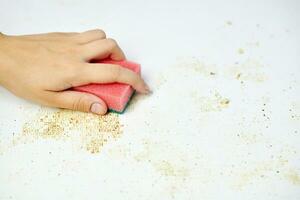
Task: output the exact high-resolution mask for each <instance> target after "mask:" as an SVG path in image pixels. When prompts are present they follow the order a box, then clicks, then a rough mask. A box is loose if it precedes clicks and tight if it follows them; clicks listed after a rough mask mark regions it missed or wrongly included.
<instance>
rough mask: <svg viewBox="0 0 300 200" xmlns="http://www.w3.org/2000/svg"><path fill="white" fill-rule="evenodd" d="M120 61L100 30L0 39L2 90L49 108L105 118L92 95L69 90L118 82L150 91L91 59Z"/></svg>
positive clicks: (128, 75)
mask: <svg viewBox="0 0 300 200" xmlns="http://www.w3.org/2000/svg"><path fill="white" fill-rule="evenodd" d="M104 58H110V59H112V60H117V61H119V60H124V59H125V55H124V53H123V52H122V50H121V48H120V47H119V46H118V44H117V43H116V41H115V40H113V39H107V38H106V35H105V33H104V32H103V31H102V30H90V31H86V32H83V33H46V34H37V35H24V36H7V35H3V34H2V35H1V34H0V85H2V86H4V87H5V88H7V89H8V90H10V91H11V92H12V93H14V94H15V95H17V96H20V97H22V98H25V99H29V100H31V101H34V102H37V103H39V104H42V105H47V106H51V107H58V108H66V109H71V110H79V111H84V112H93V113H96V114H105V113H106V112H107V106H106V104H105V102H104V101H103V100H101V99H100V98H99V97H97V96H94V95H92V94H87V93H82V92H76V91H71V90H67V89H69V88H72V87H76V86H80V85H85V84H89V83H110V82H120V83H126V84H130V85H131V86H132V87H133V88H134V89H136V90H137V91H138V92H140V93H144V94H147V93H148V92H149V87H148V86H147V85H146V83H145V82H144V80H143V79H142V78H141V77H140V76H139V75H138V74H136V73H134V72H132V71H130V70H128V69H125V68H122V67H121V66H118V65H113V64H101V63H90V62H89V61H91V60H93V59H104Z"/></svg>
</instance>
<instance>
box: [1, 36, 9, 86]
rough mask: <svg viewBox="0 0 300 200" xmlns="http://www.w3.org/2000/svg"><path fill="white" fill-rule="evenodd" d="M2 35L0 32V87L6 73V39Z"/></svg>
mask: <svg viewBox="0 0 300 200" xmlns="http://www.w3.org/2000/svg"><path fill="white" fill-rule="evenodd" d="M6 37H7V36H5V35H4V34H2V33H1V32H0V85H2V84H3V81H4V77H5V74H6V71H7V69H6V68H7V66H6V62H5V60H6V56H5V46H6V44H5V43H6V42H5V41H6V39H7V38H6Z"/></svg>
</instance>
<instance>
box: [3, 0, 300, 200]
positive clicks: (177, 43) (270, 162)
mask: <svg viewBox="0 0 300 200" xmlns="http://www.w3.org/2000/svg"><path fill="white" fill-rule="evenodd" d="M299 10H300V3H299V1H296V0H294V1H293V0H290V1H283V0H282V1H258V0H257V1H256V0H252V1H196V0H194V1H193V0H186V1H159V0H152V1H133V0H130V1H116V0H112V1H111V0H110V1H96V0H85V1H79V0H53V1H38V0H28V1H25V0H23V1H22V0H1V2H0V31H1V32H3V33H5V34H29V33H40V32H53V31H61V32H63V31H72V32H73V31H79V32H80V31H85V30H88V29H94V28H101V29H103V30H105V31H106V33H107V35H108V37H112V38H114V39H116V40H117V41H118V42H119V44H120V46H121V47H122V48H123V49H124V51H125V53H126V55H127V57H128V58H129V59H130V60H134V61H138V62H139V63H141V64H142V71H143V76H144V77H145V79H146V81H147V82H148V83H149V85H150V86H151V87H152V89H153V92H154V93H153V95H152V96H150V97H147V98H142V99H141V100H140V101H139V102H138V103H137V104H136V105H135V107H134V108H132V109H130V112H129V111H128V112H126V113H125V114H124V115H122V116H120V118H121V121H122V123H123V124H124V125H125V128H124V133H123V135H122V137H121V138H119V139H118V140H117V141H115V142H112V143H111V144H108V145H107V146H104V148H103V150H102V152H101V153H100V154H96V155H91V154H88V153H86V152H84V151H80V150H74V148H72V141H69V142H66V143H65V142H63V141H57V142H53V141H43V140H41V141H36V142H35V143H31V144H26V145H21V146H16V147H11V148H10V149H8V150H3V152H2V153H0V199H1V200H2V199H3V200H4V199H5V200H6V199H262V200H267V199H289V200H292V199H300V149H299V146H300V121H299V118H300V95H299V94H300V90H299V78H300V74H299V73H300V59H299V55H300V12H299ZM240 48H242V49H243V50H244V54H239V53H238V49H240ZM195 60H197V61H200V62H203V63H205V64H208V65H209V66H214V67H212V68H213V69H214V70H216V71H217V72H219V73H217V74H216V76H214V77H210V76H209V75H207V74H205V73H206V72H204V73H201V72H200V73H199V74H197V73H196V72H195V71H193V70H191V69H190V68H191V66H194V65H193V63H194V62H195ZM234 63H238V65H243V64H241V63H246V64H244V67H243V66H242V67H241V69H239V70H241V73H242V74H248V75H249V76H250V77H248V78H247V77H246V79H245V83H244V85H243V84H240V82H239V81H237V80H236V79H234V77H231V76H230V75H229V76H227V74H228V73H229V72H228V71H230V70H229V69H230V66H232V65H234ZM257 63H259V64H257ZM178 65H180V66H179V68H178ZM174 66H175V67H174ZM176 66H177V67H176ZM209 69H210V68H209ZM185 73H186V74H185ZM260 75H261V76H263V79H264V80H263V81H259V80H257V78H256V77H257V76H260ZM12 78H13V77H12ZM160 79H165V83H164V84H161V83H160V82H161V80H160ZM211 91H218V92H219V93H220V94H221V95H222V96H224V97H226V98H228V99H230V104H229V107H228V108H226V109H221V110H220V111H219V110H217V111H216V110H209V111H205V110H203V104H204V102H203V101H202V100H203V98H204V99H206V97H207V99H210V96H211ZM195 93H196V96H197V95H198V96H200V97H203V98H202V100H201V101H200V102H197V100H196V102H195V101H194V100H195V99H193V96H191V94H195ZM264 104H266V107H265V108H264V109H266V113H267V116H268V117H269V119H268V120H265V119H264V118H262V115H263V113H262V112H261V110H262V108H263V105H264ZM20 107H21V108H22V109H20ZM38 108H39V106H38V105H35V104H32V103H30V102H27V101H24V100H21V99H19V98H17V97H15V96H13V95H12V94H10V93H9V92H8V91H6V90H5V89H3V88H0V109H1V110H0V139H1V140H0V141H1V142H0V145H5V142H6V139H7V138H10V137H11V135H12V133H16V134H18V133H19V132H20V131H21V127H22V125H23V123H24V122H25V121H26V120H27V119H26V117H27V116H28V113H31V112H32V113H34V112H37V109H38ZM144 122H147V123H148V124H150V125H151V126H150V127H149V126H146V125H145V123H144ZM266 126H268V128H266ZM239 133H240V134H241V135H243V138H242V139H241V138H240V137H239V136H237V134H239ZM7 140H9V139H7ZM145 140H146V141H148V143H150V146H147V147H145V146H143V142H144V141H145ZM0 150H1V148H0ZM49 151H52V152H53V155H52V156H49V154H48V152H49ZM119 151H120V152H126V153H123V154H122V153H121V154H120V155H119V154H118V155H117V156H116V155H115V154H111V153H109V152H119ZM145 151H146V152H147V156H148V157H147V160H151V161H145V162H143V161H142V162H136V161H135V159H134V157H135V156H136V155H139V154H140V153H141V152H142V154H143V152H145ZM124 154H126V155H124ZM62 160H67V161H68V163H69V165H67V166H65V165H64V162H62ZM164 160H167V161H168V162H169V163H172V164H174V166H176V167H177V168H179V169H186V170H187V174H185V175H184V176H183V177H182V176H179V177H178V176H166V175H164V174H162V173H160V171H159V170H158V171H157V170H156V168H155V166H156V164H157V163H159V162H161V161H164ZM176 167H175V168H176ZM174 170H175V169H174ZM175 171H176V170H175ZM179 171H180V170H179ZM58 173H59V174H60V176H58V175H57V174H58ZM175 174H176V173H175Z"/></svg>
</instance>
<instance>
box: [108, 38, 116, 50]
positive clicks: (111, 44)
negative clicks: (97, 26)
mask: <svg viewBox="0 0 300 200" xmlns="http://www.w3.org/2000/svg"><path fill="white" fill-rule="evenodd" d="M106 42H107V44H108V45H109V46H110V48H112V49H113V48H115V47H117V46H118V43H117V41H116V40H114V39H112V38H107V39H106Z"/></svg>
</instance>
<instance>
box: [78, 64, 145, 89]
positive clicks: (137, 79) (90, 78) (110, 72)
mask: <svg viewBox="0 0 300 200" xmlns="http://www.w3.org/2000/svg"><path fill="white" fill-rule="evenodd" d="M78 80H79V82H77V83H75V85H74V86H79V85H85V84H89V83H113V82H118V83H126V84H129V85H131V86H132V87H133V88H134V89H136V90H137V91H138V92H140V93H144V94H148V93H149V92H150V89H149V87H148V86H147V84H146V83H145V82H144V80H143V79H142V78H141V76H140V75H138V74H136V73H134V72H133V71H131V70H129V69H126V68H124V67H121V66H119V65H113V64H86V65H85V66H83V67H82V68H81V73H80V75H79V78H78V79H77V81H78Z"/></svg>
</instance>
